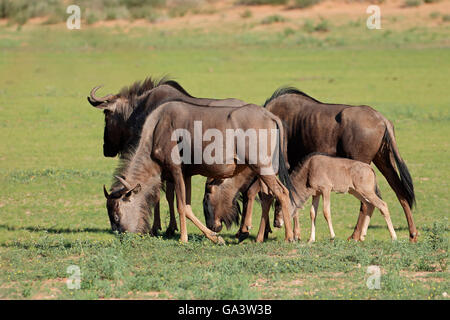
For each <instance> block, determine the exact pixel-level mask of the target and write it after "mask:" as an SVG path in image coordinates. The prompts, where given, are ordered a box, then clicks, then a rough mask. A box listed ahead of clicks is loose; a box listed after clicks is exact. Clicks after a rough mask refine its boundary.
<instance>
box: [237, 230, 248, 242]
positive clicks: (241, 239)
mask: <svg viewBox="0 0 450 320" xmlns="http://www.w3.org/2000/svg"><path fill="white" fill-rule="evenodd" d="M249 235H250V233H249V232H241V233H240V234H239V238H238V239H239V243H241V242H242V241H244V240H245V239H247V238H248V236H249Z"/></svg>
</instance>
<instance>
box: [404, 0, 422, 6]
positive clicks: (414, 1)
mask: <svg viewBox="0 0 450 320" xmlns="http://www.w3.org/2000/svg"><path fill="white" fill-rule="evenodd" d="M421 4H422V0H406V1H405V3H404V4H403V5H404V6H405V7H418V6H420V5H421Z"/></svg>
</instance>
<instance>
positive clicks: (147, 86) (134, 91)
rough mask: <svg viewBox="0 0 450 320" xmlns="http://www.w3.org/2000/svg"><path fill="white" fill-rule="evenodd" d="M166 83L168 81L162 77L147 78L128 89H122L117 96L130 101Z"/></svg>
mask: <svg viewBox="0 0 450 320" xmlns="http://www.w3.org/2000/svg"><path fill="white" fill-rule="evenodd" d="M166 81H169V80H168V79H167V78H166V77H163V78H161V79H156V78H152V77H147V78H145V80H144V81H136V82H134V83H133V84H132V85H131V86H129V87H123V88H122V89H121V90H120V92H119V96H121V97H123V98H127V99H132V98H134V97H138V96H140V95H142V94H144V93H145V92H146V91H149V90H151V89H154V88H156V87H157V86H160V85H161V83H163V82H166Z"/></svg>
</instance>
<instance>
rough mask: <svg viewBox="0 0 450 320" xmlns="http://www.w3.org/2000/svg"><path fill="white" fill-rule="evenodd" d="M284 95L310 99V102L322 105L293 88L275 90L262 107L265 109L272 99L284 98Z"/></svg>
mask: <svg viewBox="0 0 450 320" xmlns="http://www.w3.org/2000/svg"><path fill="white" fill-rule="evenodd" d="M285 94H298V95H301V96H304V97H307V98H309V99H311V100H313V101H315V102H317V103H322V102H320V101H319V100H317V99H314V98H313V97H311V96H309V95H307V94H306V93H304V92H303V91H300V90H298V89H297V88H294V87H281V88H278V89H277V90H275V92H274V93H273V94H272V96H271V97H270V98H269V99H267V100H266V102H264V105H263V107H264V108H265V107H266V106H267V105H268V104H269V102H271V101H272V100H274V99H276V98H278V97H281V96H284V95H285Z"/></svg>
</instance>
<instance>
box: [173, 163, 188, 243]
mask: <svg viewBox="0 0 450 320" xmlns="http://www.w3.org/2000/svg"><path fill="white" fill-rule="evenodd" d="M180 171H181V170H180ZM172 175H173V178H174V181H175V194H176V196H177V211H178V214H179V216H180V233H181V235H180V241H181V242H188V236H187V228H186V214H187V205H186V188H185V186H184V179H183V174H182V173H181V172H178V173H177V174H176V175H175V174H173V173H172Z"/></svg>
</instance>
